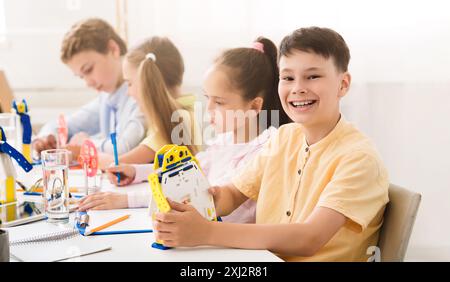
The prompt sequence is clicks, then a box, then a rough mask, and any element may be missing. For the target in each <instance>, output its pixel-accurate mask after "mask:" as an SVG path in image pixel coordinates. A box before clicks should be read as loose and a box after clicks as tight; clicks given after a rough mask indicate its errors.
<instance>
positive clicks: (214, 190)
mask: <svg viewBox="0 0 450 282" xmlns="http://www.w3.org/2000/svg"><path fill="white" fill-rule="evenodd" d="M208 191H209V193H210V194H211V195H212V196H213V198H214V205H215V207H216V214H217V216H226V215H229V214H230V213H231V212H233V211H234V210H235V209H237V208H238V207H239V206H240V205H242V203H244V202H245V201H246V200H247V199H248V198H247V197H246V196H245V195H244V194H242V193H241V191H239V190H238V189H237V188H236V187H235V186H234V185H233V184H228V185H225V186H221V187H218V186H215V187H211V188H209V190H208Z"/></svg>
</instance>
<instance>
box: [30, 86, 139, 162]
mask: <svg viewBox="0 0 450 282" xmlns="http://www.w3.org/2000/svg"><path fill="white" fill-rule="evenodd" d="M127 92H128V86H127V85H126V84H125V83H124V84H123V85H122V86H120V87H119V88H118V89H117V91H116V92H114V93H112V94H108V93H102V94H100V95H99V97H97V98H96V99H94V100H93V101H91V102H89V103H88V104H86V105H85V106H83V107H82V108H80V109H79V110H78V111H76V112H75V113H73V114H71V115H69V116H67V117H66V122H67V127H68V129H69V138H71V137H72V136H73V135H74V134H76V133H78V132H86V133H87V134H89V136H91V140H92V141H93V142H94V144H95V145H96V147H97V149H98V150H99V151H101V152H104V153H113V148H112V144H111V141H110V136H109V135H110V134H111V133H112V132H114V131H115V132H117V150H118V153H119V154H123V153H126V152H128V151H129V150H131V149H133V148H134V147H136V146H137V145H138V144H139V143H140V142H141V141H142V139H144V137H145V133H146V122H145V117H144V115H143V114H142V113H141V112H140V110H139V108H138V106H137V104H136V101H135V100H134V99H133V98H132V97H130V96H128V95H127ZM109 108H114V109H115V114H114V113H111V111H110V110H109ZM114 123H115V124H114ZM57 128H58V124H57V121H56V120H53V121H50V122H48V123H47V124H45V125H44V126H43V127H42V129H41V130H40V132H39V134H38V137H45V136H47V135H49V134H56V132H57Z"/></svg>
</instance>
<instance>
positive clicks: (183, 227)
mask: <svg viewBox="0 0 450 282" xmlns="http://www.w3.org/2000/svg"><path fill="white" fill-rule="evenodd" d="M167 200H168V201H169V204H170V207H171V208H172V210H171V211H170V212H168V213H156V214H155V220H154V221H153V229H154V231H155V237H156V240H162V241H164V246H166V247H180V246H185V247H194V246H199V245H207V244H208V241H209V236H210V226H211V224H212V222H210V221H208V220H207V219H205V218H204V217H203V216H201V215H200V214H199V213H198V211H197V210H196V209H195V208H194V207H193V206H191V205H185V204H180V203H177V202H174V201H171V200H170V199H167Z"/></svg>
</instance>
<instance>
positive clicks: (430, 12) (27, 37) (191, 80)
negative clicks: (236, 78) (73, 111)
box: [0, 0, 450, 260]
mask: <svg viewBox="0 0 450 282" xmlns="http://www.w3.org/2000/svg"><path fill="white" fill-rule="evenodd" d="M5 1H6V3H7V5H6V8H7V25H8V27H11V28H12V29H13V32H12V34H10V35H8V42H7V44H2V45H1V44H0V46H1V47H0V64H1V65H3V66H4V68H5V69H6V70H7V72H8V75H9V77H10V80H11V84H12V85H13V87H14V88H16V89H23V88H26V89H28V90H27V91H31V90H32V89H34V88H44V89H56V90H55V93H56V92H61V91H65V90H64V89H72V90H71V91H73V89H83V88H82V87H83V83H81V82H79V81H77V80H76V79H73V77H72V75H71V74H70V72H69V71H68V70H66V69H65V68H64V67H63V66H62V64H61V63H60V62H59V60H58V56H59V53H58V50H59V41H60V39H61V37H62V35H63V33H64V31H65V30H66V29H67V28H68V27H69V26H70V24H71V23H72V22H73V21H75V20H78V19H81V18H83V17H86V16H93V15H95V16H100V17H103V18H105V19H107V20H109V21H110V22H114V16H115V4H114V1H111V0H90V1H87V0H80V3H81V7H82V8H81V10H78V11H68V10H66V9H65V3H66V1H61V0H39V1H36V0H5ZM129 14H130V15H129V27H130V29H129V35H130V37H129V38H130V42H132V43H133V42H136V41H137V40H138V39H142V38H144V37H147V36H151V35H167V36H169V37H170V38H171V39H172V40H173V41H174V42H175V43H176V44H177V45H178V46H179V48H180V50H181V51H182V53H183V55H184V58H185V63H186V76H185V84H186V87H188V88H189V89H196V90H198V89H199V88H200V85H201V81H202V76H203V73H204V71H205V70H206V69H207V67H208V66H209V64H210V63H211V61H212V60H213V59H214V57H215V56H216V55H217V54H218V53H219V52H220V51H221V50H223V49H226V48H231V47H237V46H249V45H250V44H251V42H252V40H253V39H255V38H256V37H257V36H259V35H264V36H267V37H269V38H271V39H273V40H274V41H275V42H276V43H277V44H278V43H279V42H280V40H281V39H282V37H283V36H284V35H286V34H288V33H290V32H291V31H293V30H294V29H296V28H298V27H302V26H310V25H318V26H327V27H331V28H333V29H335V30H337V31H338V32H340V33H341V34H342V35H343V36H344V38H345V39H346V41H347V43H348V45H349V46H350V49H351V54H352V60H351V65H350V71H351V72H352V74H353V86H352V90H351V91H350V93H349V95H348V97H346V98H345V99H344V100H343V112H344V113H345V115H346V116H347V118H348V119H350V120H352V121H353V122H355V123H356V124H357V125H358V126H359V127H360V128H361V129H362V130H363V131H364V132H365V133H367V134H368V135H369V136H370V137H372V138H373V140H374V141H375V143H376V144H377V146H378V148H379V151H380V153H381V155H382V157H383V159H384V161H385V163H386V166H387V167H388V169H389V172H390V176H391V180H392V182H394V183H396V184H398V185H401V186H405V187H407V188H409V189H411V190H414V191H417V192H420V193H421V194H422V195H423V202H422V205H421V208H420V210H419V214H418V218H417V221H416V226H415V228H414V232H413V235H412V238H411V241H410V250H409V253H408V254H409V255H408V257H409V259H412V260H421V259H433V260H450V224H449V223H450V220H449V217H450V205H449V200H450V173H449V170H450V149H449V144H450V125H449V121H450V111H449V110H448V107H449V105H450V95H449V94H450V90H449V89H450V75H449V72H448V66H449V65H450V51H449V50H450V17H449V16H448V9H446V3H445V1H437V0H429V1H388V0H378V1H370V2H369V1H356V0H354V1H345V0H343V1H331V0H328V1H320V2H317V1H316V2H313V1H298V0H292V1H288V0H284V1H283V0H280V1H268V0H248V1H242V0H214V1H208V0H150V1H148V0H129ZM34 26H37V27H38V32H29V31H32V30H28V29H30V28H31V27H34ZM14 30H16V31H17V32H14ZM30 89H31V90H30ZM79 91H84V92H88V91H85V90H79ZM27 95H29V94H27ZM64 97H65V96H64Z"/></svg>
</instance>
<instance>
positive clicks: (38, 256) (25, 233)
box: [8, 222, 111, 262]
mask: <svg viewBox="0 0 450 282" xmlns="http://www.w3.org/2000/svg"><path fill="white" fill-rule="evenodd" d="M8 232H9V234H10V235H9V236H10V253H11V257H12V258H14V259H16V260H18V261H32V262H55V261H62V260H66V259H71V258H77V257H81V256H85V255H89V254H94V253H98V252H103V251H107V250H111V245H108V244H105V243H102V242H99V241H98V240H95V239H94V238H90V237H84V236H82V235H80V233H79V232H78V230H77V229H76V228H73V227H69V226H68V225H64V226H58V225H52V224H49V223H46V222H42V223H39V224H32V225H23V226H19V227H13V228H10V229H8ZM30 234H33V235H31V236H30Z"/></svg>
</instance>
